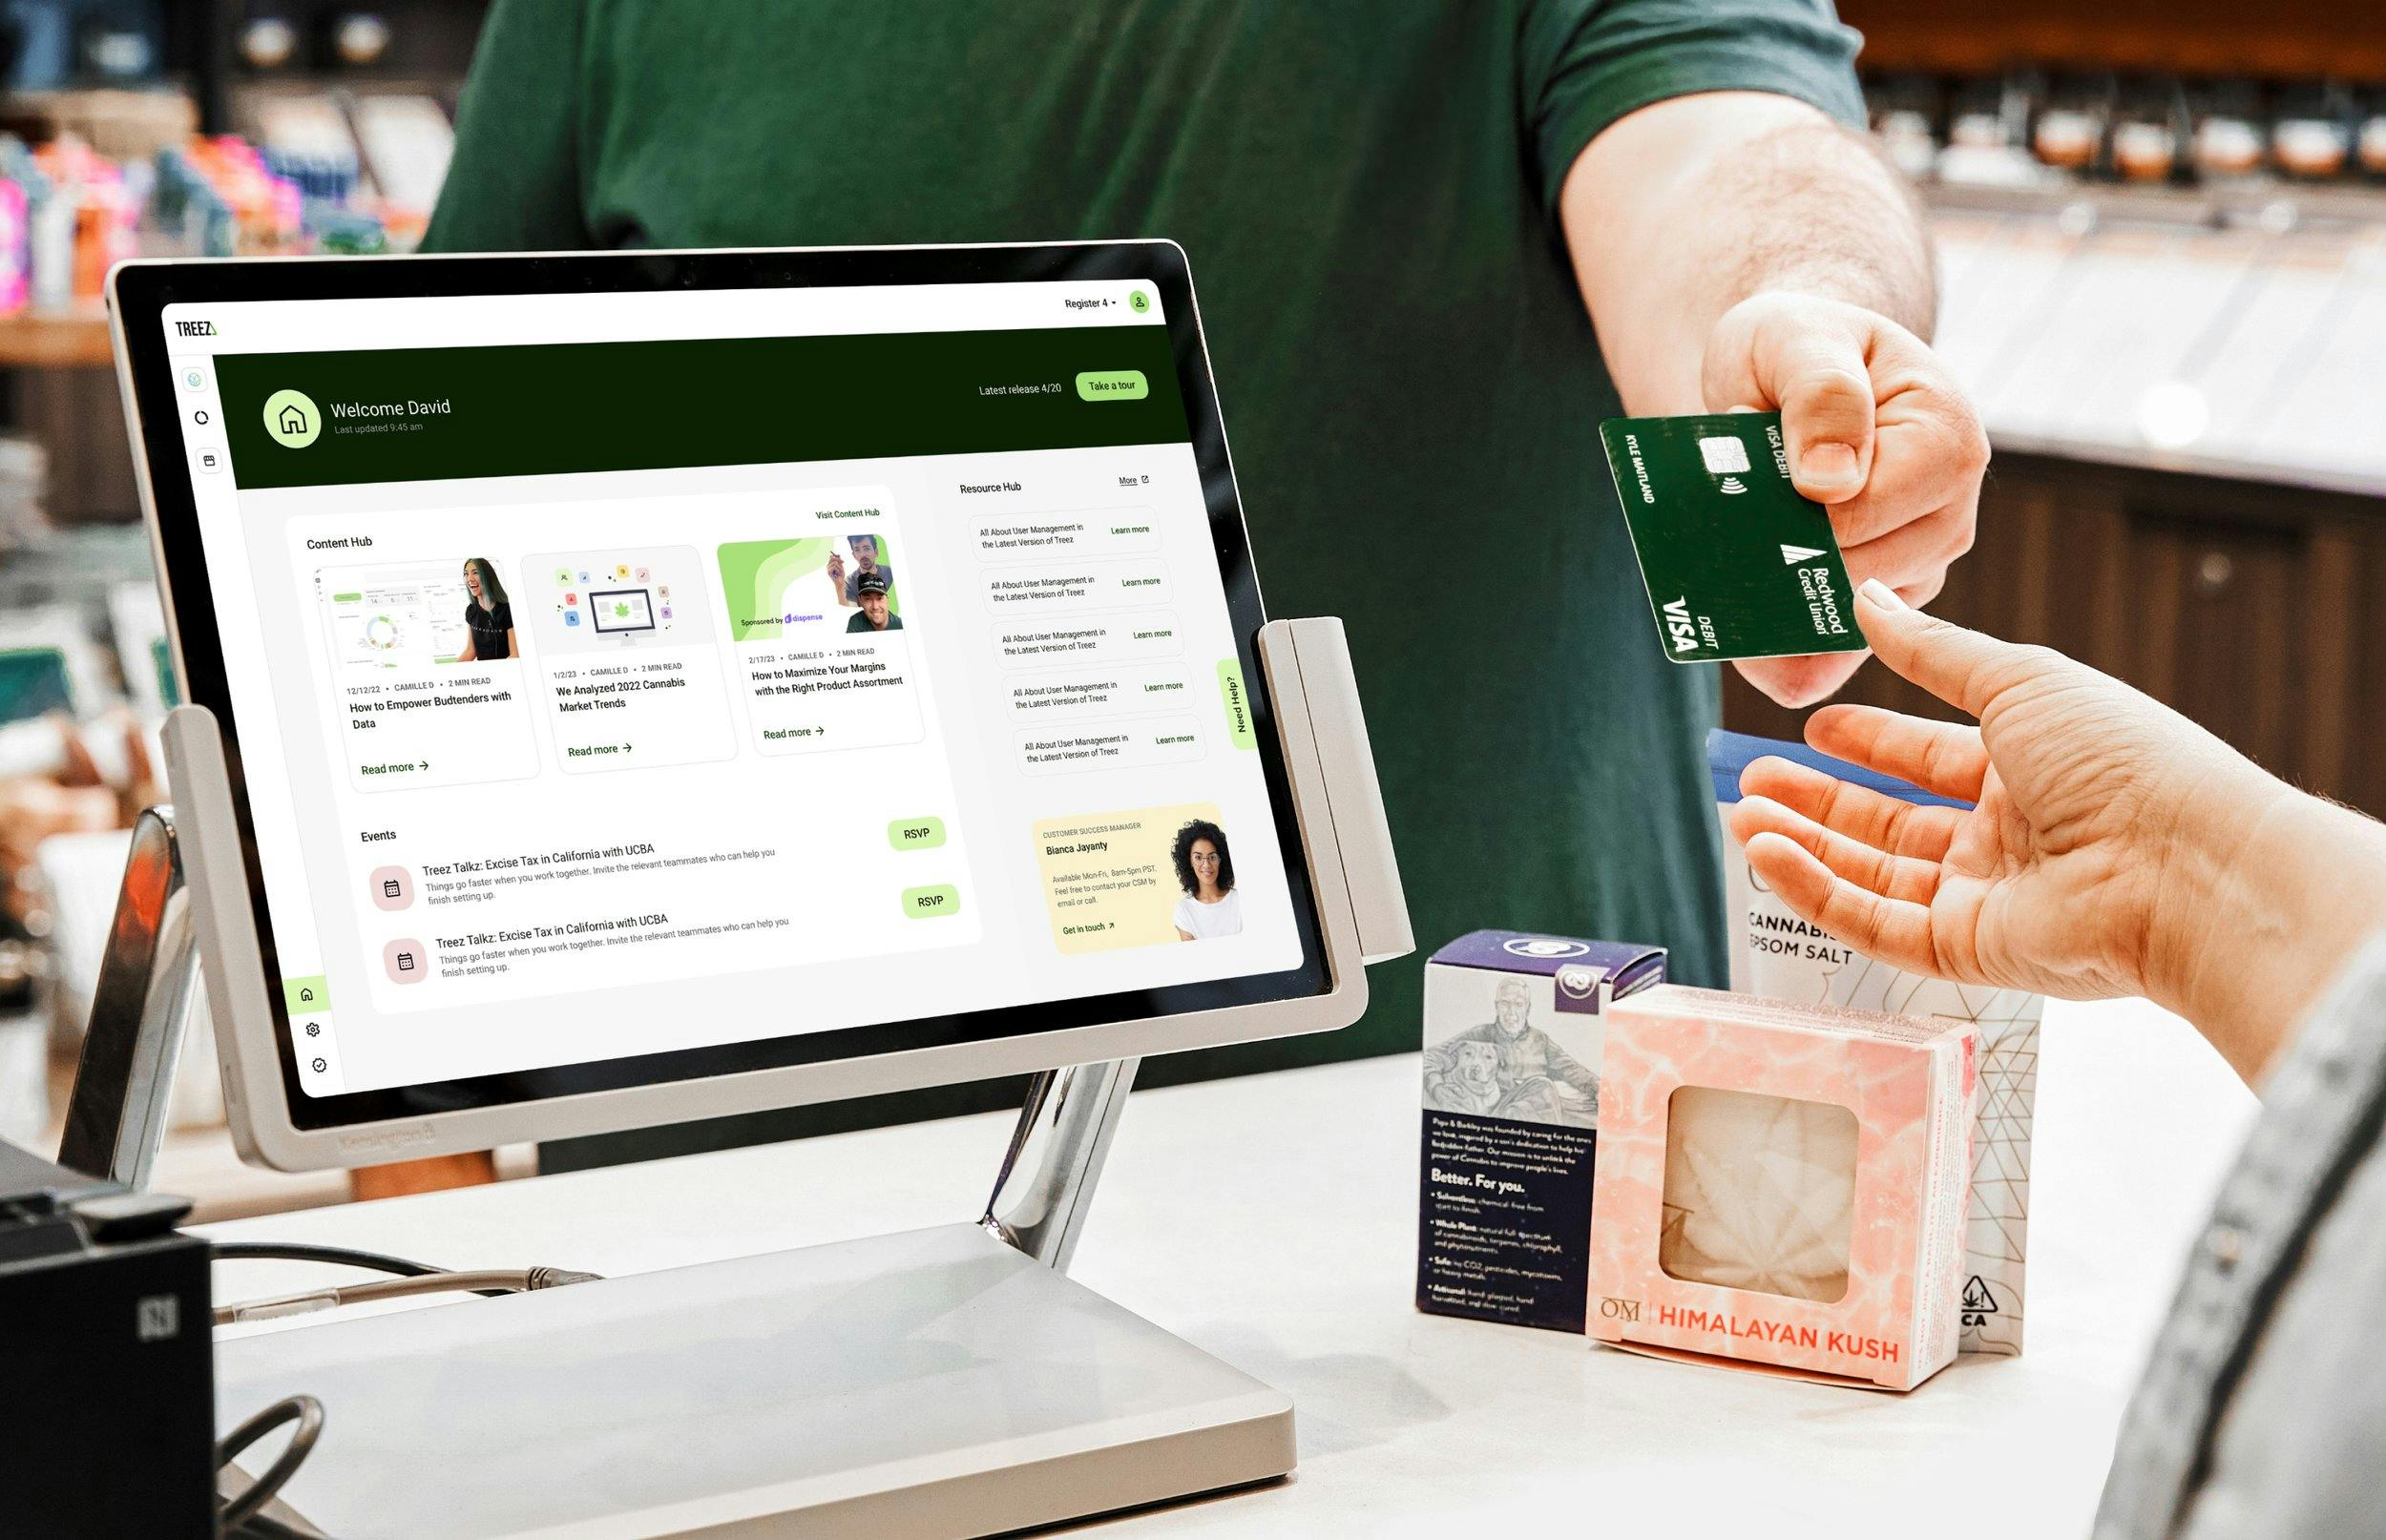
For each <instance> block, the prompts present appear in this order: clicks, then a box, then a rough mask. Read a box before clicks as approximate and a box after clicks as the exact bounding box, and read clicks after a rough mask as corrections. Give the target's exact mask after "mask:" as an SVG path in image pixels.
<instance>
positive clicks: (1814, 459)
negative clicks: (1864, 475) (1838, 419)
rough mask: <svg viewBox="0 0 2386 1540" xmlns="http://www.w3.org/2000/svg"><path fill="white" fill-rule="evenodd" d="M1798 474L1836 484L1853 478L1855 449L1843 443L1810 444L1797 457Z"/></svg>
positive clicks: (1813, 479) (1810, 479) (1814, 480)
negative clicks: (1804, 451)
mask: <svg viewBox="0 0 2386 1540" xmlns="http://www.w3.org/2000/svg"><path fill="white" fill-rule="evenodd" d="M1798 474H1800V475H1801V476H1804V477H1805V478H1806V479H1807V480H1809V481H1812V482H1826V483H1829V484H1831V485H1833V486H1836V485H1837V484H1839V483H1840V482H1843V481H1853V480H1855V451H1854V450H1853V449H1852V448H1850V447H1847V446H1846V445H1844V444H1810V445H1808V446H1807V447H1806V453H1804V454H1802V455H1800V456H1799V457H1798Z"/></svg>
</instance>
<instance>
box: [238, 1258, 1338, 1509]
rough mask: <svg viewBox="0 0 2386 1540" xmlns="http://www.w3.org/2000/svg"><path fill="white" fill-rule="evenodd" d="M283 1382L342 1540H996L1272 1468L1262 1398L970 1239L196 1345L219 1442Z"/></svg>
mask: <svg viewBox="0 0 2386 1540" xmlns="http://www.w3.org/2000/svg"><path fill="white" fill-rule="evenodd" d="M298 1391H303V1392H305V1393H306V1394H308V1395H311V1396H314V1397H315V1398H316V1399H317V1400H318V1401H320V1402H322V1403H323V1405H324V1433H323V1438H322V1442H321V1443H319V1444H318V1445H317V1446H316V1448H315V1452H314V1453H313V1455H312V1456H310V1457H309V1458H308V1460H307V1461H306V1463H305V1465H303V1467H300V1469H299V1472H298V1474H297V1476H296V1477H295V1478H293V1480H292V1481H291V1483H290V1485H289V1487H288V1488H286V1493H285V1495H286V1498H287V1503H288V1507H289V1509H294V1510H295V1512H296V1514H298V1515H303V1518H304V1520H305V1521H306V1522H307V1523H309V1524H311V1525H314V1526H316V1527H319V1528H320V1529H321V1530H324V1532H325V1533H327V1534H331V1535H336V1536H339V1537H340V1540H369V1537H374V1536H407V1537H418V1536H422V1535H431V1534H436V1535H443V1536H457V1537H463V1536H497V1535H509V1536H531V1535H536V1536H539V1537H541V1540H561V1537H562V1536H567V1535H568V1536H572V1537H574V1540H583V1537H595V1536H599V1535H603V1536H615V1535H622V1536H628V1535H639V1536H645V1535H703V1536H708V1537H726V1536H732V1535H735V1536H741V1537H743V1536H763V1535H773V1536H777V1535H800V1536H806V1537H811V1536H831V1535H835V1536H865V1535H866V1536H885V1537H889V1540H909V1537H913V1536H923V1537H924V1536H937V1537H948V1536H963V1535H990V1534H999V1533H1003V1532H1006V1531H1010V1530H1022V1529H1029V1528H1034V1527H1036V1526H1041V1525H1048V1524H1055V1523H1059V1522H1063V1521H1066V1520H1069V1519H1075V1518H1083V1517H1088V1516H1091V1515H1095V1514H1100V1513H1107V1512H1113V1511H1117V1510H1119V1509H1129V1508H1137V1507H1141V1506H1144V1505H1147V1504H1153V1503H1161V1502H1166V1501H1169V1500H1172V1499H1176V1498H1182V1497H1187V1496H1191V1495H1194V1494H1197V1493H1201V1492H1207V1491H1215V1490H1219V1489H1221V1488H1230V1487H1237V1486H1244V1485H1248V1484H1251V1483H1255V1482H1262V1481H1266V1480H1269V1479H1271V1478H1273V1477H1278V1476H1281V1475H1283V1474H1285V1473H1286V1472H1287V1471H1289V1470H1290V1469H1291V1468H1292V1465H1293V1438H1292V1403H1291V1402H1290V1400H1288V1399H1287V1397H1286V1396H1285V1395H1284V1394H1283V1393H1282V1392H1280V1391H1276V1390H1272V1389H1269V1388H1268V1387H1267V1386H1266V1385H1264V1384H1260V1383H1259V1382H1258V1381H1256V1380H1253V1379H1251V1378H1250V1377H1248V1376H1247V1375H1245V1374H1243V1373H1241V1372H1239V1371H1237V1370H1235V1369H1232V1368H1229V1367H1228V1366H1227V1365H1225V1364H1224V1363H1220V1362H1219V1361H1218V1360H1216V1359H1214V1358H1212V1357H1210V1356H1209V1355H1208V1354H1206V1353H1204V1352H1203V1351H1201V1350H1200V1349H1199V1348H1196V1347H1194V1346H1192V1345H1191V1344H1189V1343H1187V1342H1183V1341H1182V1340H1180V1339H1178V1338H1176V1337H1174V1336H1172V1335H1170V1334H1169V1333H1167V1332H1165V1331H1162V1329H1161V1328H1159V1327H1158V1326H1155V1325H1152V1324H1151V1323H1150V1322H1149V1321H1143V1320H1141V1318H1139V1317H1137V1316H1135V1315H1133V1314H1131V1313H1130V1312H1128V1311H1126V1310H1123V1309H1121V1308H1120V1307H1119V1306H1118V1305H1115V1304H1113V1303H1111V1302H1110V1301H1107V1300H1105V1299H1103V1298H1102V1297H1101V1296H1099V1295H1098V1294H1096V1293H1094V1292H1093V1291H1092V1290H1090V1289H1088V1288H1086V1287H1084V1286H1083V1285H1082V1284H1079V1283H1077V1282H1074V1281H1072V1280H1070V1279H1069V1278H1068V1277H1066V1276H1065V1275H1064V1274H1062V1273H1059V1272H1057V1271H1056V1270H1055V1269H1053V1268H1051V1267H1048V1266H1046V1265H1044V1264H1042V1263H1040V1262H1038V1261H1037V1260H1036V1259H1035V1258H1033V1257H1030V1256H1029V1255H1027V1254H1026V1253H1024V1252H1021V1251H1019V1250H1017V1249H1016V1248H1015V1247H1013V1246H1010V1245H1007V1244H1005V1243H1004V1242H1003V1241H1002V1240H1000V1239H999V1238H996V1237H995V1236H994V1235H993V1234H991V1233H990V1232H989V1231H988V1230H986V1229H985V1228H983V1227H981V1226H979V1225H974V1224H952V1225H945V1226H941V1227H939V1228H936V1229H931V1230H915V1231H911V1232H910V1233H909V1234H902V1235H891V1236H875V1237H871V1238H868V1239H862V1240H852V1241H847V1242H844V1243H842V1244H837V1245H828V1246H813V1247H807V1248H805V1249H803V1250H800V1251H784V1252H775V1253H770V1254H766V1255H764V1256H760V1257H748V1258H743V1259H738V1260H735V1261H725V1262H713V1263H708V1264H705V1265H703V1266H701V1267H686V1268H678V1269H673V1270H670V1271H666V1272H659V1273H642V1274H638V1275H635V1276H631V1277H627V1278H617V1279H608V1280H603V1281H601V1282H596V1283H582V1284H576V1285H574V1286H572V1287H569V1288H559V1289H552V1290H547V1291H542V1292H539V1293H534V1294H517V1295H511V1296H508V1297H506V1298H503V1299H495V1300H479V1301H469V1302H466V1303H462V1304H456V1305H447V1306H441V1307H438V1308H434V1309H426V1310H411V1311H405V1312H401V1313H397V1314H390V1315H381V1316H368V1317H364V1318H361V1319H354V1320H347V1321H336V1322H333V1323H330V1324H326V1325H320V1326H308V1327H301V1328H297V1329H293V1330H287V1331H281V1332H275V1333H272V1334H269V1335H264V1336H257V1337H249V1338H242V1339H238V1340H234V1341H229V1342H219V1343H218V1344H217V1348H216V1403H217V1406H218V1408H219V1416H218V1420H219V1422H220V1423H223V1424H226V1425H227V1426H228V1425H229V1424H231V1423H234V1422H237V1421H239V1420H240V1419H241V1417H243V1416H245V1415H247V1414H248V1413H249V1412H250V1411H252V1410H254V1409H256V1408H259V1407H262V1406H264V1405H269V1404H270V1403H272V1402H274V1401H277V1400H279V1399H281V1398H282V1397H283V1396H285V1395H289V1394H291V1393H293V1392H298ZM277 1511H279V1510H277Z"/></svg>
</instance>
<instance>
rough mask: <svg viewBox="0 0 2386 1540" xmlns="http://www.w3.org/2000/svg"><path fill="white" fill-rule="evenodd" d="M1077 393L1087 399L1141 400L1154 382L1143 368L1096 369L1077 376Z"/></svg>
mask: <svg viewBox="0 0 2386 1540" xmlns="http://www.w3.org/2000/svg"><path fill="white" fill-rule="evenodd" d="M1077 393H1078V395H1079V396H1081V397H1082V398H1084V399H1085V400H1087V401H1141V400H1142V399H1143V398H1144V397H1145V396H1148V395H1150V394H1151V393H1152V383H1151V382H1150V381H1149V380H1146V379H1144V378H1143V371H1142V370H1141V369H1096V370H1093V371H1091V372H1089V373H1086V374H1080V375H1078V377H1077Z"/></svg>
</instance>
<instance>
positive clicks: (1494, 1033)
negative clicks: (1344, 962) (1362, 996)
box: [1416, 930, 1665, 1332]
mask: <svg viewBox="0 0 2386 1540" xmlns="http://www.w3.org/2000/svg"><path fill="white" fill-rule="evenodd" d="M1664 978H1665V949H1664V947H1641V946H1633V945H1629V944H1624V943H1619V942H1612V941H1578V940H1575V939H1574V938H1572V937H1570V936H1542V935H1535V934H1532V933H1530V932H1526V931H1519V930H1477V931H1476V932H1474V933H1473V934H1472V935H1466V936H1461V937H1459V938H1458V939H1457V940H1455V941H1454V942H1452V943H1450V945H1448V946H1447V947H1443V948H1442V949H1441V950H1439V951H1437V952H1435V953H1434V955H1433V957H1432V958H1431V959H1429V960H1428V961H1427V962H1426V965H1425V1075H1424V1080H1425V1086H1424V1109H1423V1129H1422V1134H1421V1137H1422V1140H1423V1148H1422V1151H1421V1158H1420V1159H1419V1161H1418V1189H1419V1191H1418V1198H1417V1246H1416V1307H1417V1308H1418V1309H1419V1310H1423V1311H1426V1312H1428V1313H1429V1314H1433V1315H1437V1316H1463V1317H1466V1318H1468V1319H1470V1320H1475V1321H1500V1322H1503V1323H1506V1324H1509V1325H1519V1326H1541V1327H1546V1328H1548V1329H1550V1330H1553V1331H1571V1332H1580V1331H1581V1330H1583V1327H1584V1320H1583V1317H1584V1306H1585V1301H1586V1292H1585V1291H1586V1283H1587V1280H1588V1277H1589V1267H1590V1240H1591V1170H1592V1161H1593V1158H1594V1157H1595V1155H1597V1151H1598V1142H1599V1077H1600V1061H1601V1058H1602V1057H1603V1051H1604V1049H1605V1046H1606V1041H1607V1024H1606V1016H1605V1012H1606V1009H1607V1007H1608V1006H1609V1005H1610V1004H1612V1003H1613V1002H1615V1001H1617V1000H1621V999H1622V998H1623V997H1624V996H1625V995H1628V994H1631V993H1633V992H1635V991H1636V990H1640V989H1647V988H1648V987H1649V986H1650V985H1652V984H1662V983H1664Z"/></svg>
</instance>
